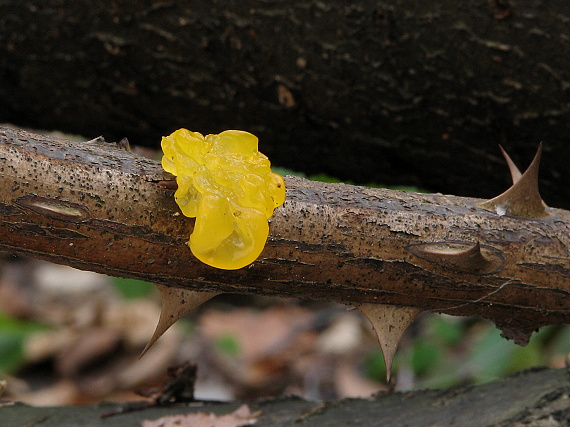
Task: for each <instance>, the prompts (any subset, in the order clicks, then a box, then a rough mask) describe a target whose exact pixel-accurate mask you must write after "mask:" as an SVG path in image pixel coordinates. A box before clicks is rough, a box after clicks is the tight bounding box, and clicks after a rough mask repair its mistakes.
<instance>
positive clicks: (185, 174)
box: [162, 129, 285, 270]
mask: <svg viewBox="0 0 570 427" xmlns="http://www.w3.org/2000/svg"><path fill="white" fill-rule="evenodd" d="M257 146H258V139H257V137H256V136H255V135H252V134H251V133H249V132H244V131H239V130H227V131H224V132H222V133H220V134H218V135H206V136H203V135H202V134H200V133H198V132H191V131H189V130H187V129H178V130H177V131H175V132H173V133H172V134H171V135H169V136H165V137H163V138H162V151H163V152H164V156H163V157H162V167H163V168H164V170H166V171H167V172H170V173H172V174H173V175H175V176H176V183H177V184H178V189H177V190H176V193H174V198H175V200H176V203H177V204H178V206H179V207H180V210H181V211H182V213H183V214H184V215H185V216H187V217H190V218H194V217H195V218H196V223H195V225H194V231H193V232H192V234H191V235H190V241H189V242H188V244H189V246H190V250H191V251H192V253H193V254H194V256H195V257H196V258H198V259H199V260H200V261H202V262H204V263H205V264H208V265H210V266H212V267H216V268H222V269H226V270H235V269H238V268H242V267H245V266H246V265H248V264H251V263H252V262H253V261H255V260H256V259H257V257H259V255H260V254H261V251H262V250H263V248H264V247H265V242H266V241H267V236H268V235H269V224H268V221H267V220H268V219H269V218H270V217H271V215H273V210H274V209H275V208H276V207H278V206H281V205H282V204H283V203H284V201H285V182H284V181H283V177H282V176H281V175H278V174H276V173H273V172H271V163H270V162H269V159H268V158H267V157H266V156H265V155H263V154H262V153H260V152H259V151H258V149H257Z"/></svg>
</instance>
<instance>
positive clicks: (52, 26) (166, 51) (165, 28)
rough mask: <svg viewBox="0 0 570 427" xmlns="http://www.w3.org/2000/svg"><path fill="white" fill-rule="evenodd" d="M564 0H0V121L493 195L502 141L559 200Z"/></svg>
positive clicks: (500, 182) (567, 81)
mask: <svg viewBox="0 0 570 427" xmlns="http://www.w3.org/2000/svg"><path fill="white" fill-rule="evenodd" d="M569 22H570V2H568V1H567V0H552V1H537V0H517V1H513V0H476V1H475V0H465V1H457V0H431V1H425V2H417V1H415V0H397V1H390V2H388V1H371V0H355V1H350V2H344V3H343V4H342V5H340V6H339V5H338V4H337V3H334V2H330V1H329V2H327V1H313V0H291V1H286V2H283V1H248V2H241V1H227V0H196V1H191V2H190V1H167V0H161V1H138V0H137V1H135V0H125V1H120V2H118V1H112V0H102V1H98V2H91V1H86V0H56V1H35V2H24V1H20V0H4V1H2V2H0V98H1V99H2V102H1V103H0V120H6V121H10V122H13V123H16V124H18V125H20V126H34V127H36V128H37V127H42V128H49V129H60V130H66V131H71V132H76V133H79V134H82V135H84V136H87V137H89V138H92V137H95V136H97V135H99V134H101V133H103V134H104V135H105V136H106V137H107V138H108V139H113V140H118V139H120V138H122V137H124V136H126V137H128V138H129V139H130V140H131V142H132V143H134V144H143V145H152V146H157V145H158V142H159V141H160V137H161V136H162V135H165V134H169V133H170V132H172V131H173V130H175V129H177V128H179V127H188V128H191V129H192V130H197V131H202V132H212V131H213V132H216V133H217V132H219V131H221V130H223V129H228V128H230V129H235V128H238V129H244V130H249V131H252V132H254V133H256V134H258V135H259V136H260V137H261V140H262V144H263V151H264V152H265V153H266V154H268V155H269V156H270V158H271V159H273V161H274V163H275V164H277V165H281V166H287V167H290V168H293V169H296V170H302V171H305V172H326V173H329V174H331V175H333V176H337V177H339V178H341V179H351V180H356V181H357V182H361V183H367V182H372V181H374V182H379V183H383V184H397V185H400V184H416V185H420V186H422V187H424V188H427V189H429V190H430V191H434V192H435V191H437V192H443V193H448V194H457V195H462V196H471V197H484V198H488V197H492V196H495V195H496V194H499V193H500V192H501V191H502V190H504V188H505V187H506V186H507V185H508V178H507V174H506V172H505V169H504V167H503V164H502V159H501V157H500V154H499V152H498V150H497V144H499V143H501V144H503V145H504V146H505V148H506V149H507V151H509V152H510V153H512V154H513V157H514V160H515V161H516V162H517V164H519V165H521V166H524V165H526V164H527V162H528V160H529V159H530V158H531V156H532V153H533V152H534V151H535V149H536V145H537V144H538V142H539V141H544V143H545V154H546V155H545V156H544V157H545V160H544V163H543V168H542V183H541V187H542V193H543V197H544V200H545V201H546V203H547V204H549V205H551V206H556V207H560V208H564V209H569V208H570V185H568V184H569V183H570V168H569V167H568V164H569V163H570V148H569V144H568V141H569V140H570V120H569V112H570V103H569V102H568V99H569V91H570V75H569V73H570V64H569V58H570V27H569Z"/></svg>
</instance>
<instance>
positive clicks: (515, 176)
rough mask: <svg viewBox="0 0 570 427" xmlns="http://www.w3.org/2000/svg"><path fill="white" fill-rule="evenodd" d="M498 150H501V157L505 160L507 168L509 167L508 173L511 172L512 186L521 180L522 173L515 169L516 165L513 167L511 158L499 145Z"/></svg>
mask: <svg viewBox="0 0 570 427" xmlns="http://www.w3.org/2000/svg"><path fill="white" fill-rule="evenodd" d="M499 148H500V149H501V153H503V157H504V158H505V160H506V162H507V166H508V167H509V171H510V172H511V178H512V179H513V184H516V183H517V181H518V180H519V179H521V176H522V173H521V171H520V170H519V168H517V165H515V162H513V160H512V159H511V157H510V156H509V155H508V154H507V152H506V151H505V149H504V148H503V147H502V146H501V145H499Z"/></svg>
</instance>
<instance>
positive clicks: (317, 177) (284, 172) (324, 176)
mask: <svg viewBox="0 0 570 427" xmlns="http://www.w3.org/2000/svg"><path fill="white" fill-rule="evenodd" d="M271 170H272V171H273V172H275V173H278V174H280V175H294V176H298V177H301V178H307V179H310V180H311V181H320V182H332V183H335V182H344V183H345V184H352V185H354V182H353V181H341V180H340V179H338V178H335V177H332V176H330V175H327V174H325V173H318V174H315V175H306V174H304V173H303V172H297V171H293V170H291V169H287V168H281V167H272V168H271ZM365 186H366V187H371V188H389V189H390V190H399V191H412V192H415V193H425V192H426V190H423V189H421V188H418V187H414V186H410V185H394V186H386V185H381V184H377V183H368V184H366V185H365Z"/></svg>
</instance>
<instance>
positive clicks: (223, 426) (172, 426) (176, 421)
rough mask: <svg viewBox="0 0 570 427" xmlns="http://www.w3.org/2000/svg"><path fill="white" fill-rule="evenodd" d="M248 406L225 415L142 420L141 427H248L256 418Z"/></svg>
mask: <svg viewBox="0 0 570 427" xmlns="http://www.w3.org/2000/svg"><path fill="white" fill-rule="evenodd" d="M257 415H259V413H252V412H251V410H250V409H249V406H247V405H242V406H240V407H239V408H238V409H236V410H235V411H233V412H232V413H230V414H226V415H216V414H213V413H209V414H206V413H204V412H196V413H191V414H186V415H168V416H166V417H162V418H159V419H157V420H154V421H150V420H144V421H143V422H142V427H240V426H250V425H253V424H255V423H256V422H257V418H256V416H257Z"/></svg>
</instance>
